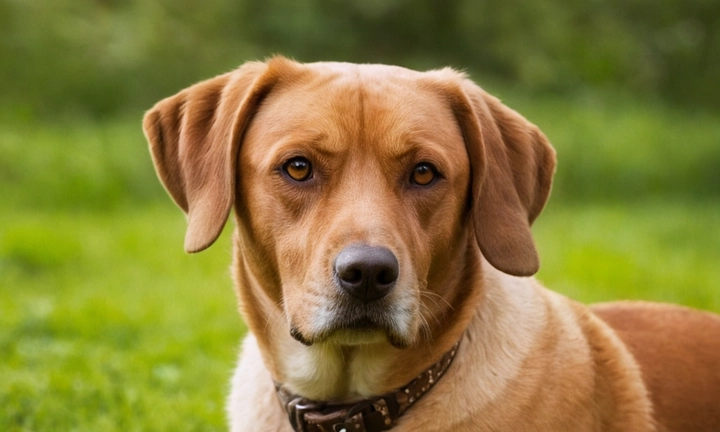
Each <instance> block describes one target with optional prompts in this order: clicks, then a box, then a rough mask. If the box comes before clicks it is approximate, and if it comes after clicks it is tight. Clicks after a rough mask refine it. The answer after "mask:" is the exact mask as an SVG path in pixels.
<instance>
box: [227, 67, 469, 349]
mask: <svg viewBox="0 0 720 432" xmlns="http://www.w3.org/2000/svg"><path fill="white" fill-rule="evenodd" d="M317 69H318V70H317V71H316V73H312V74H309V73H306V74H302V75H301V76H299V77H298V78H296V80H295V81H294V82H293V84H292V85H287V86H282V87H276V88H275V89H273V91H272V92H271V93H270V94H269V95H268V96H267V97H266V98H265V99H264V101H263V104H262V106H261V107H260V109H259V110H258V111H257V112H256V114H255V115H254V116H253V119H252V121H251V123H250V125H249V127H248V129H247V132H246V135H245V138H244V140H243V144H242V148H241V150H240V157H239V163H238V173H239V175H238V179H239V181H238V190H239V200H240V202H241V204H240V206H239V207H240V208H241V211H240V215H241V218H240V224H241V226H242V231H243V233H244V234H245V235H244V238H245V241H246V242H252V243H254V246H255V249H259V250H261V251H262V255H264V256H272V257H274V259H273V262H272V263H271V264H270V266H271V267H273V268H271V269H270V271H272V272H274V273H276V274H277V275H278V276H279V279H280V287H279V291H281V292H278V293H277V294H279V295H278V296H277V297H276V298H275V299H274V300H275V301H277V302H278V303H282V306H283V309H284V312H285V314H286V317H287V320H288V322H289V324H290V327H291V331H292V334H293V335H294V337H295V338H296V339H298V340H300V341H301V342H303V343H305V344H312V343H316V342H321V341H325V340H329V341H332V342H336V343H339V344H357V343H368V342H374V341H378V340H381V339H386V338H387V340H389V341H390V342H391V343H392V344H393V345H395V346H398V347H404V346H408V345H410V344H411V343H412V342H414V340H415V337H416V335H417V334H418V329H419V326H420V324H421V322H422V320H423V319H431V317H429V316H427V317H423V316H422V313H421V307H422V306H421V305H422V302H421V295H422V293H426V294H425V295H426V296H428V297H430V298H429V299H428V301H429V303H430V304H431V305H432V304H433V303H432V302H433V301H435V302H438V301H440V302H442V301H443V300H442V292H439V293H434V294H432V293H431V291H428V287H430V290H432V289H436V288H437V285H436V284H434V283H432V282H439V279H442V278H443V275H444V274H445V270H446V269H447V268H449V263H448V261H449V260H450V259H451V258H452V255H453V250H454V249H457V247H456V246H457V245H458V243H459V242H462V241H463V240H464V239H465V238H466V237H467V235H466V233H467V230H463V229H460V227H463V226H465V225H466V220H465V219H466V218H467V215H468V209H469V205H468V201H467V197H468V189H469V185H470V181H469V180H470V162H469V159H468V154H467V150H466V148H465V144H464V141H463V136H462V131H461V130H460V127H459V125H458V123H457V121H455V118H454V116H453V113H452V111H451V109H450V106H449V105H448V104H447V103H446V102H444V101H443V100H442V99H441V96H440V94H438V93H437V92H433V91H432V89H422V88H418V86H417V81H418V80H419V79H420V78H421V74H419V73H413V72H410V71H406V70H403V69H396V68H389V67H379V66H378V67H374V68H366V69H360V70H357V68H356V67H355V66H348V67H347V69H348V70H346V68H343V67H340V68H338V70H336V69H334V68H329V67H324V68H322V67H321V68H317ZM431 277H434V278H435V279H438V280H436V281H432V282H431V281H429V280H428V278H431ZM432 296H436V298H433V297H432ZM427 312H430V311H427Z"/></svg>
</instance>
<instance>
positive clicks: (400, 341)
mask: <svg viewBox="0 0 720 432" xmlns="http://www.w3.org/2000/svg"><path fill="white" fill-rule="evenodd" d="M290 335H291V336H292V337H293V338H295V339H296V340H297V341H298V342H300V343H302V344H304V345H307V346H311V345H314V344H316V343H325V344H330V345H337V346H359V345H371V344H379V343H389V344H390V345H392V346H393V347H395V348H397V349H405V348H408V347H409V346H410V345H412V343H413V340H414V338H412V336H411V335H400V334H397V333H396V332H395V331H393V329H392V328H391V327H390V326H385V325H381V324H378V323H375V322H373V321H371V320H368V319H362V320H358V321H355V322H352V323H348V322H342V323H340V324H337V325H333V326H332V327H329V328H326V329H324V331H322V332H320V333H318V334H314V335H307V334H303V333H302V332H300V331H299V330H298V328H297V327H294V326H293V327H291V329H290Z"/></svg>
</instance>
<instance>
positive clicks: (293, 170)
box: [283, 157, 312, 181]
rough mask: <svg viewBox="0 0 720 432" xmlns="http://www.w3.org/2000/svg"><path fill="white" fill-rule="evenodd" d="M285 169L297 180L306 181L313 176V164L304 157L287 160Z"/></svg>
mask: <svg viewBox="0 0 720 432" xmlns="http://www.w3.org/2000/svg"><path fill="white" fill-rule="evenodd" d="M283 171H285V173H286V174H287V175H288V176H290V178H291V179H293V180H295V181H305V180H309V179H310V178H311V177H312V164H310V161H309V160H307V159H305V158H304V157H295V158H292V159H290V160H289V161H287V162H285V165H283Z"/></svg>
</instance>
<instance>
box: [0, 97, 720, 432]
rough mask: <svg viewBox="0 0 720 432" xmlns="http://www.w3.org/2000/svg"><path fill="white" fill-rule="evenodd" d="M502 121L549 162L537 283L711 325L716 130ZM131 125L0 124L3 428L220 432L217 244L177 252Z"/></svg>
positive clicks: (226, 322)
mask: <svg viewBox="0 0 720 432" xmlns="http://www.w3.org/2000/svg"><path fill="white" fill-rule="evenodd" d="M511 103H512V101H511ZM595 104H599V105H595ZM514 106H516V107H518V109H519V110H520V111H521V112H524V113H527V114H528V116H529V117H530V118H531V119H533V120H534V121H535V122H536V123H538V124H540V125H541V126H542V127H543V129H544V130H545V131H546V133H547V134H548V135H549V136H550V137H551V138H552V139H553V142H554V144H555V146H556V147H557V148H558V151H559V155H560V162H561V164H560V166H559V172H558V182H557V186H558V187H557V189H556V191H555V192H556V193H555V197H554V198H553V199H552V200H551V203H550V205H549V206H548V208H547V209H546V211H545V212H544V214H543V215H542V216H541V217H540V219H539V220H538V221H537V223H536V224H535V228H534V231H535V235H536V239H537V242H538V247H539V249H540V254H541V257H542V261H543V265H542V269H541V271H540V273H539V275H538V277H539V279H540V280H541V281H543V282H544V283H545V284H546V285H547V286H549V287H550V288H552V289H554V290H557V291H560V292H562V293H564V294H567V295H569V296H570V297H573V298H575V299H578V300H581V301H584V302H597V301H606V300H612V299H619V298H643V299H650V300H658V301H669V302H675V303H681V304H686V305H691V306H695V307H699V308H705V309H710V310H714V311H717V312H720V282H718V281H720V266H718V265H717V263H718V262H720V247H718V246H720V201H719V200H718V199H717V198H718V196H719V191H720V181H718V177H717V175H718V172H720V169H718V170H716V171H713V170H712V169H710V168H707V167H717V166H720V153H718V151H719V150H718V149H719V148H720V146H718V143H717V137H718V136H720V131H718V124H720V122H718V121H717V116H713V115H711V114H707V113H704V114H703V113H701V114H697V115H695V114H693V113H684V112H674V111H672V110H670V109H667V108H657V107H654V106H644V105H633V104H620V105H619V106H615V105H614V104H612V103H609V102H607V103H606V102H603V101H602V100H601V101H600V102H597V101H595V102H593V104H590V105H588V106H585V105H583V104H579V105H578V103H576V102H573V101H569V102H568V101H565V102H563V101H562V100H546V101H532V100H522V99H518V100H516V103H515V104H514ZM611 106H612V108H611ZM138 118H139V114H137V115H134V116H132V118H131V119H129V120H128V119H122V118H121V119H117V120H115V121H111V122H106V123H102V124H95V123H93V122H90V121H84V120H74V121H72V122H67V121H56V122H51V123H45V124H39V123H35V122H32V121H19V122H16V121H9V120H4V121H2V122H0V123H2V127H0V197H2V200H0V299H2V300H1V301H0V430H2V431H10V432H16V431H66V430H68V431H70V430H71V431H135V430H157V431H203V430H218V429H223V428H224V424H225V423H224V413H223V403H224V398H225V395H226V393H227V390H228V387H227V385H228V380H229V376H230V373H231V370H232V367H233V366H234V361H235V357H236V355H237V349H238V346H239V340H240V338H241V337H242V335H243V333H244V331H245V329H244V326H243V323H242V321H241V319H240V318H239V316H238V314H237V312H236V305H235V296H234V294H233V292H232V283H231V280H230V276H229V272H228V265H229V262H230V244H229V238H228V235H227V233H226V234H225V235H224V236H223V237H222V238H221V239H220V240H219V241H218V243H217V244H216V245H215V246H213V247H212V248H210V249H209V250H208V251H206V252H203V253H202V254H198V255H192V256H190V255H186V254H185V253H184V252H183V251H182V239H183V234H184V230H185V222H184V219H183V217H182V215H181V213H180V211H179V210H177V209H176V208H175V207H174V205H173V204H172V203H171V202H170V200H169V199H168V198H167V197H166V196H165V193H164V191H163V190H162V188H161V186H160V185H159V184H158V182H157V180H156V178H155V175H154V173H153V171H152V167H151V165H150V160H149V156H148V154H147V151H146V149H145V143H144V139H143V137H142V134H141V132H140V129H139V120H138ZM681 137H686V139H687V141H685V142H684V144H683V145H684V147H683V148H682V149H680V150H678V149H677V148H675V145H676V144H677V141H678V140H680V138H681ZM632 143H637V144H636V145H631V144H632ZM713 169H714V168H713ZM634 179H635V180H637V179H640V180H637V183H633V180H634ZM643 179H644V180H643ZM667 185H670V186H667ZM583 188H590V189H591V190H590V191H589V192H588V194H587V196H585V195H583V193H582V192H581V191H582V190H583ZM641 196H642V197H650V198H643V199H639V197H641ZM589 198H593V199H592V200H591V199H589Z"/></svg>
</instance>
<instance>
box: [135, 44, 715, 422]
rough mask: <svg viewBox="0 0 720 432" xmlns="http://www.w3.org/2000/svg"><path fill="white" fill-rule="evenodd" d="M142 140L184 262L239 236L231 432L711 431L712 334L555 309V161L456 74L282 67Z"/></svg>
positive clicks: (236, 84) (233, 77) (665, 322)
mask: <svg viewBox="0 0 720 432" xmlns="http://www.w3.org/2000/svg"><path fill="white" fill-rule="evenodd" d="M143 128H144V132H145V135H146V138H147V140H148V142H149V144H150V149H151V154H152V158H153V162H154V165H155V168H156V170H157V173H158V176H159V178H160V180H161V181H162V183H163V184H164V186H165V188H166V189H167V191H168V193H169V194H170V196H171V197H172V198H173V199H174V201H175V202H176V203H177V205H178V206H179V207H180V208H181V209H182V210H183V211H184V212H185V213H186V215H187V222H188V228H187V233H186V236H185V249H186V250H187V251H188V252H199V251H202V250H203V249H205V248H207V247H209V246H210V245H211V244H212V243H213V242H214V241H215V240H216V239H217V237H218V235H219V234H220V232H221V230H222V229H223V227H224V225H225V223H226V221H227V219H228V217H229V215H230V213H231V211H232V212H233V214H234V217H235V221H236V226H237V228H236V230H235V232H234V235H233V245H234V254H233V255H234V260H233V264H232V271H233V276H234V280H235V283H236V286H237V296H238V300H239V308H240V312H241V314H242V316H243V318H244V320H245V322H246V323H247V326H248V328H249V333H248V335H247V336H246V338H245V340H244V342H243V344H242V354H241V356H240V359H239V362H238V366H237V369H236V371H235V373H234V376H233V378H232V389H231V394H230V397H229V400H228V404H227V413H228V416H229V420H230V428H231V430H232V431H233V432H240V431H287V432H290V431H293V430H296V431H376V430H387V429H392V430H393V431H398V432H404V431H514V432H517V431H552V432H558V431H572V432H578V431H623V432H626V431H685V432H686V431H719V430H720V317H718V316H716V315H713V314H711V313H709V312H701V311H695V310H691V309H689V308H685V307H680V306H671V305H662V304H653V303H646V302H618V303H608V304H603V305H597V306H594V307H592V308H588V307H586V306H584V305H581V304H578V303H576V302H574V301H571V300H569V299H567V298H565V297H563V296H561V295H559V294H557V293H554V292H552V291H549V290H547V289H545V288H544V287H542V286H541V285H540V284H539V283H538V282H537V281H536V280H535V279H534V278H533V277H532V276H533V275H534V274H535V273H536V272H537V270H538V268H539V259H538V255H537V252H536V249H535V246H534V243H533V238H532V234H531V230H530V226H531V224H532V223H533V221H534V220H535V218H536V217H537V216H538V215H539V213H540V212H541V210H542V208H543V207H544V205H545V202H546V201H547V199H548V196H549V194H550V189H551V183H552V177H553V175H554V171H555V152H554V150H553V148H552V147H551V145H550V143H549V142H548V140H547V138H546V137H545V135H544V134H543V133H542V132H541V131H540V130H539V129H538V127H536V126H535V125H533V124H531V123H530V122H529V121H527V120H526V119H525V118H523V117H522V116H521V115H520V114H518V113H516V112H515V111H513V110H511V109H510V108H508V107H506V106H505V105H503V104H502V103H501V102H500V101H499V100H498V99H496V98H495V97H493V96H491V95H489V94H488V93H486V92H485V91H483V90H482V89H481V88H480V87H478V86H477V85H475V84H474V83H473V82H472V81H470V80H469V79H468V78H467V77H466V76H465V75H464V74H463V73H460V72H457V71H455V70H453V69H450V68H445V69H441V70H433V71H428V72H416V71H411V70H408V69H405V68H401V67H394V66H385V65H355V64H348V63H311V64H301V63H297V62H294V61H291V60H288V59H286V58H283V57H274V58H272V59H269V60H268V61H266V62H250V63H246V64H244V65H243V66H241V67H240V68H238V69H237V70H235V71H232V72H230V73H226V74H224V75H220V76H218V77H215V78H212V79H210V80H207V81H203V82H200V83H198V84H195V85H193V86H191V87H189V88H187V89H185V90H182V91H181V92H179V93H178V94H176V95H174V96H172V97H169V98H167V99H164V100H162V101H160V102H158V103H157V104H156V105H155V106H154V107H153V108H152V109H151V110H150V111H148V112H147V113H146V115H145V118H144V122H143ZM233 210H234V211H233Z"/></svg>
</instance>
